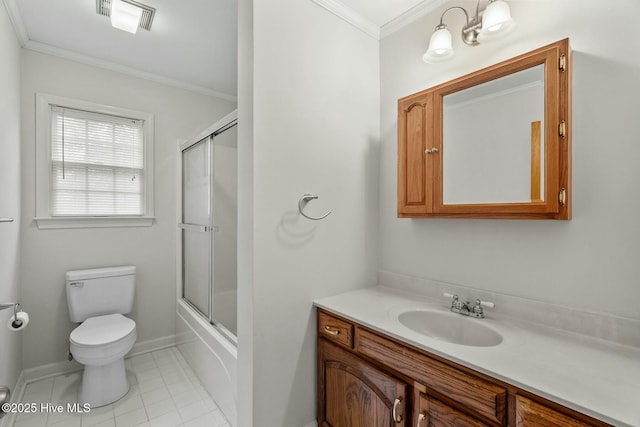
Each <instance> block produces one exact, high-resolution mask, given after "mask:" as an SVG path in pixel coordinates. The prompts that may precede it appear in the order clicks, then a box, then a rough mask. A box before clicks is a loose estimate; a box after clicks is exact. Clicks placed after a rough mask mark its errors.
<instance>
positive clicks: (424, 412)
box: [415, 395, 489, 427]
mask: <svg viewBox="0 0 640 427" xmlns="http://www.w3.org/2000/svg"><path fill="white" fill-rule="evenodd" d="M415 425H416V427H451V426H455V427H489V425H488V424H485V423H483V422H480V421H478V420H476V419H474V418H472V417H470V416H468V415H465V414H463V413H462V412H460V411H457V410H456V409H454V408H452V407H451V406H449V405H445V404H444V403H442V402H440V401H438V400H436V399H434V398H432V397H430V396H425V395H421V396H420V403H419V407H418V410H417V411H416V424H415Z"/></svg>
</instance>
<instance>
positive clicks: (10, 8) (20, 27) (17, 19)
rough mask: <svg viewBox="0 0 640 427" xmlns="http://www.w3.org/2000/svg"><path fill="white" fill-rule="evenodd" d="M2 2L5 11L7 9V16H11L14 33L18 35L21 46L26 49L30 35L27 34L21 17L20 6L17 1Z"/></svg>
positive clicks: (6, 0)
mask: <svg viewBox="0 0 640 427" xmlns="http://www.w3.org/2000/svg"><path fill="white" fill-rule="evenodd" d="M2 2H3V3H4V7H5V9H7V14H8V15H9V20H10V21H11V25H13V31H14V32H15V33H16V37H17V38H18V42H19V43H20V46H22V47H24V46H25V45H26V44H27V42H28V41H29V34H28V33H27V28H26V27H25V26H24V22H22V15H20V9H18V4H17V3H16V0H2Z"/></svg>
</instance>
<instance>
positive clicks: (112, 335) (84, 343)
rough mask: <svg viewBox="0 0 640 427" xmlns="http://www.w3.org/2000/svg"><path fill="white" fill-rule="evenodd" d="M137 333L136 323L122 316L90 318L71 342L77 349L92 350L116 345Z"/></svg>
mask: <svg viewBox="0 0 640 427" xmlns="http://www.w3.org/2000/svg"><path fill="white" fill-rule="evenodd" d="M135 333H136V322H134V321H133V320H131V319H129V318H127V317H124V316H123V315H122V314H107V315H105V316H95V317H90V318H88V319H87V320H85V321H84V322H83V323H82V324H81V325H80V326H78V327H77V328H75V329H74V330H73V331H72V332H71V335H70V336H69V340H70V341H71V344H72V345H74V346H75V347H83V348H92V347H102V346H106V345H110V344H116V343H118V342H119V341H124V340H127V339H128V338H130V337H131V335H135Z"/></svg>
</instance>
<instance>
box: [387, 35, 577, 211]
mask: <svg viewBox="0 0 640 427" xmlns="http://www.w3.org/2000/svg"><path fill="white" fill-rule="evenodd" d="M398 217H400V218H433V217H443V218H505V219H561V220H567V219H571V50H570V47H569V39H564V40H561V41H559V42H556V43H553V44H550V45H548V46H545V47H542V48H539V49H536V50H534V51H532V52H529V53H526V54H523V55H520V56H517V57H515V58H512V59H509V60H507V61H504V62H501V63H499V64H496V65H493V66H490V67H487V68H485V69H482V70H479V71H476V72H474V73H471V74H468V75H466V76H463V77H460V78H457V79H455V80H452V81H450V82H447V83H443V84H441V85H438V86H435V87H432V88H430V89H426V90H423V91H421V92H418V93H415V94H413V95H409V96H407V97H404V98H401V99H399V100H398Z"/></svg>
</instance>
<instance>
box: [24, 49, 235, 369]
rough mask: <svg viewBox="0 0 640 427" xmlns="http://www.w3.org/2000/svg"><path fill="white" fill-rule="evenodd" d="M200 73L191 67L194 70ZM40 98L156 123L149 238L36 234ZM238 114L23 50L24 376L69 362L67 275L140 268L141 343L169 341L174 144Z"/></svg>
mask: <svg viewBox="0 0 640 427" xmlns="http://www.w3.org/2000/svg"><path fill="white" fill-rule="evenodd" d="M195 65H197V64H194V66H195ZM36 92H45V93H50V94H54V95H61V96H66V97H71V98H77V99H82V100H88V101H91V102H96V103H100V104H107V105H114V106H118V107H124V108H130V109H133V110H140V111H147V112H151V113H153V114H155V151H154V155H155V162H154V167H155V214H156V217H157V223H156V224H155V225H154V226H153V227H149V228H129V229H126V228H110V229H77V230H38V229H37V227H36V225H35V224H34V222H33V217H34V215H35V206H34V199H35V195H34V191H35V188H34V174H35V171H34V168H35V154H34V149H35V141H34V117H35V114H34V100H35V93H36ZM234 108H235V105H234V104H233V103H230V102H227V101H222V100H219V99H216V98H212V97H209V96H205V95H200V94H196V93H193V92H189V91H185V90H182V89H176V88H173V87H168V86H164V85H161V84H157V83H153V82H149V81H146V80H141V79H137V78H133V77H129V76H125V75H122V74H118V73H114V72H111V71H107V70H103V69H99V68H94V67H90V66H86V65H82V64H79V63H75V62H72V61H68V60H65V59H61V58H57V57H53V56H48V55H43V54H40V53H36V52H32V51H29V50H25V51H23V56H22V132H23V138H22V179H23V183H24V185H23V198H22V224H23V225H22V251H21V256H22V272H21V273H22V276H21V281H22V293H23V299H24V302H25V306H26V307H28V308H29V310H30V312H31V316H32V322H31V325H30V327H29V328H28V329H26V330H25V334H24V345H23V362H24V366H25V368H30V367H34V366H39V365H43V364H47V363H53V362H59V361H64V360H66V356H67V346H68V336H69V332H70V331H71V329H72V328H73V324H72V323H71V322H70V321H69V317H68V312H67V305H66V298H65V293H64V273H65V272H66V271H67V270H72V269H79V268H90V267H98V266H110V265H120V264H133V265H136V266H137V267H138V281H137V293H136V303H135V306H134V312H133V314H132V317H133V318H134V319H135V320H136V322H137V329H138V342H142V341H147V340H153V339H158V338H161V337H165V336H171V335H173V334H174V333H175V318H174V316H175V279H174V278H175V277H176V273H175V259H176V253H175V251H176V241H175V236H176V233H175V226H176V224H175V206H176V190H175V189H176V185H177V184H176V164H177V159H176V158H175V156H176V151H177V150H176V144H177V140H178V139H179V138H181V139H187V138H189V137H191V136H192V135H194V134H196V133H197V132H198V131H200V130H201V129H203V128H206V127H207V126H209V125H211V124H212V123H214V122H215V121H216V120H218V119H219V118H221V117H222V116H224V115H226V114H227V113H229V112H230V111H232V110H233V109H234Z"/></svg>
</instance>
